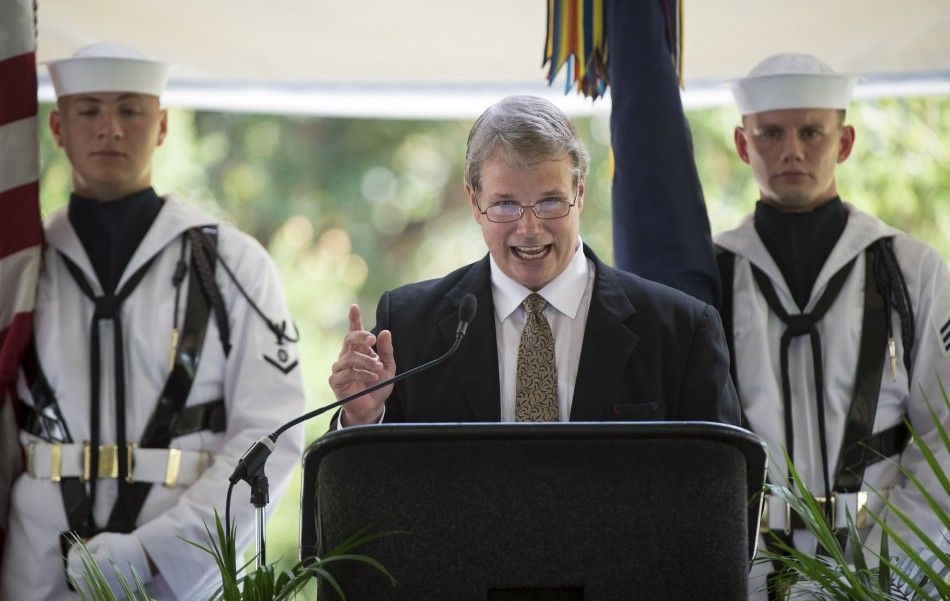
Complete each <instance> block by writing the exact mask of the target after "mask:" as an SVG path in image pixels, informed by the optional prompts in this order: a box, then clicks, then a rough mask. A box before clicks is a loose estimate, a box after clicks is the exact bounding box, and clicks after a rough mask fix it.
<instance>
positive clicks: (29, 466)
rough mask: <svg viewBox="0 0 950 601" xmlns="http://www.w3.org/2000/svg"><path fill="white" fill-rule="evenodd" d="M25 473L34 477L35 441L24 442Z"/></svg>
mask: <svg viewBox="0 0 950 601" xmlns="http://www.w3.org/2000/svg"><path fill="white" fill-rule="evenodd" d="M26 475H27V476H29V477H30V478H33V479H34V480H35V479H36V441H35V440H31V441H30V442H28V443H26Z"/></svg>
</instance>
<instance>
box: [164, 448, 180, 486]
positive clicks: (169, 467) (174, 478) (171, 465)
mask: <svg viewBox="0 0 950 601" xmlns="http://www.w3.org/2000/svg"><path fill="white" fill-rule="evenodd" d="M180 472H181V449H168V461H167V462H166V463H165V480H163V481H162V484H163V485H164V486H166V487H168V488H171V487H173V486H175V485H176V484H178V475H179V473H180Z"/></svg>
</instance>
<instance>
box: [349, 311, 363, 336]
mask: <svg viewBox="0 0 950 601" xmlns="http://www.w3.org/2000/svg"><path fill="white" fill-rule="evenodd" d="M349 321H350V331H351V332H360V331H362V330H363V320H362V319H360V306H359V305H357V304H353V305H350V312H349Z"/></svg>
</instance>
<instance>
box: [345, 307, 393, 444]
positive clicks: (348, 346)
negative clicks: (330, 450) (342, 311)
mask: <svg viewBox="0 0 950 601" xmlns="http://www.w3.org/2000/svg"><path fill="white" fill-rule="evenodd" d="M374 345H375V346H376V349H375V350H374V349H373V346H374ZM394 375H396V360H395V358H394V357H393V339H392V333H390V331H389V330H383V331H382V332H380V333H379V336H374V335H373V334H372V333H371V332H368V331H366V330H364V329H363V321H362V319H361V317H360V308H359V305H350V311H349V331H348V332H347V334H346V337H345V338H344V339H343V348H342V349H341V350H340V356H339V357H338V358H337V360H336V362H335V363H334V364H333V367H332V368H331V370H330V379H329V383H330V388H331V389H332V390H333V394H334V395H336V398H337V399H338V400H339V399H342V398H346V397H348V396H350V395H352V394H356V393H357V392H360V391H363V390H366V389H367V388H368V387H370V386H372V385H374V384H376V383H377V382H381V381H383V380H386V379H387V378H391V377H393V376H394ZM392 390H393V387H392V385H390V386H384V387H383V388H380V389H379V390H377V391H375V392H372V393H370V394H368V395H366V396H364V397H360V398H358V399H356V400H353V401H350V402H349V403H347V404H346V405H344V406H343V412H342V414H341V415H340V424H341V425H342V426H353V425H357V424H372V423H376V422H378V421H379V418H380V416H381V415H382V413H383V406H384V404H385V403H386V399H387V398H389V395H390V394H391V393H392Z"/></svg>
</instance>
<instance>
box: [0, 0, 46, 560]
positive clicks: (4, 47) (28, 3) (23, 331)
mask: <svg viewBox="0 0 950 601" xmlns="http://www.w3.org/2000/svg"><path fill="white" fill-rule="evenodd" d="M0 15H2V18H0V554H2V552H3V538H4V533H5V531H6V525H7V509H8V506H9V493H10V486H11V484H12V482H13V479H14V478H15V477H16V475H17V474H18V473H19V470H20V460H21V453H20V448H19V442H18V436H17V427H16V421H15V420H14V413H13V411H14V407H13V403H12V402H11V399H12V398H13V394H12V392H13V387H14V386H15V383H16V373H17V365H18V363H19V361H20V356H21V355H22V353H23V350H24V348H25V347H26V345H27V343H28V342H29V339H30V333H31V330H32V327H33V306H34V302H35V299H36V279H37V275H38V273H39V266H40V250H41V245H42V241H43V240H42V226H41V224H40V209H39V185H38V182H37V175H38V162H39V157H38V140H37V123H36V113H37V103H36V35H35V23H36V21H35V15H36V4H35V2H34V0H0Z"/></svg>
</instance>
